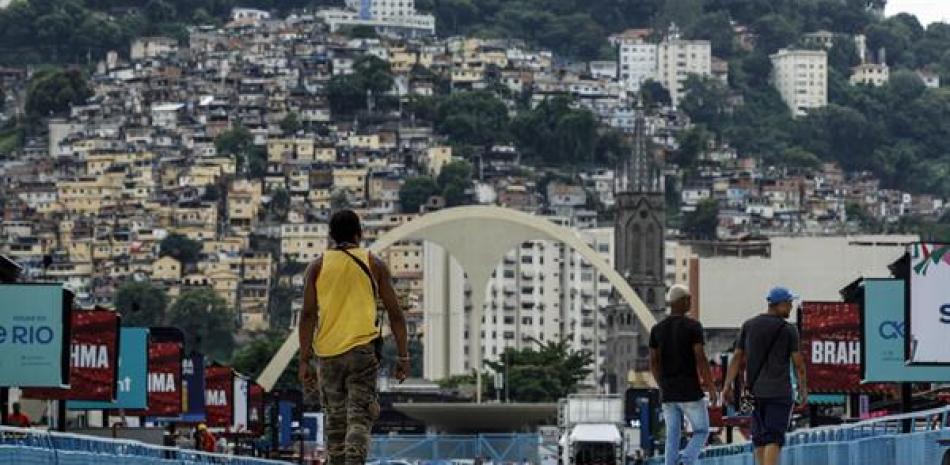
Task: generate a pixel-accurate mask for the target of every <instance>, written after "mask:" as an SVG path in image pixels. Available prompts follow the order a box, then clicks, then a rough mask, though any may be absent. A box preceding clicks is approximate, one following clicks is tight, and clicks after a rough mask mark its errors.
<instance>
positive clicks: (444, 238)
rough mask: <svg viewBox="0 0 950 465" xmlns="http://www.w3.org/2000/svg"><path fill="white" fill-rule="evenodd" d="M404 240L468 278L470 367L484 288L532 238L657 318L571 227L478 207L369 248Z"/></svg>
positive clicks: (282, 355)
mask: <svg viewBox="0 0 950 465" xmlns="http://www.w3.org/2000/svg"><path fill="white" fill-rule="evenodd" d="M404 240H423V241H431V242H434V243H436V244H438V245H439V246H441V247H442V248H444V249H445V251H446V252H447V253H448V254H450V255H451V256H453V257H454V258H455V259H456V260H457V261H458V262H459V264H460V265H461V266H462V268H463V269H464V270H465V273H466V275H467V276H468V280H469V284H470V285H471V287H472V290H473V291H472V312H471V313H470V314H469V320H468V321H469V335H470V339H469V340H470V346H469V366H472V367H478V366H479V365H480V361H481V360H480V359H481V339H480V338H479V337H478V335H479V334H480V333H481V322H482V320H481V317H482V313H483V311H484V308H483V305H484V302H485V296H486V292H487V290H486V288H487V287H488V281H489V279H490V278H491V274H492V271H493V270H494V269H495V267H496V266H497V265H498V263H499V262H500V261H501V260H502V259H503V258H504V256H505V254H507V253H508V251H510V250H511V249H513V248H515V247H517V246H518V245H519V244H521V243H523V242H526V241H530V240H550V241H557V242H561V243H563V244H565V245H567V246H568V247H570V248H572V249H574V250H575V251H577V253H579V254H580V255H581V256H582V257H584V259H585V260H587V261H588V262H589V263H590V264H591V266H593V267H594V268H595V269H596V270H597V271H598V272H600V273H602V274H603V275H604V276H605V277H606V278H607V280H608V282H609V283H610V284H611V285H612V286H613V287H614V289H615V290H616V291H617V293H618V294H619V295H620V297H621V298H622V299H623V300H624V301H625V302H626V303H627V304H628V305H630V307H631V308H632V309H633V311H634V313H635V314H636V315H637V318H639V319H640V322H641V323H642V324H643V326H644V327H646V328H647V329H649V328H651V327H652V326H653V325H654V324H655V323H656V320H655V318H654V316H653V314H652V313H651V312H650V310H649V309H648V308H647V306H646V305H644V303H643V302H642V301H641V300H640V298H639V297H638V296H637V294H636V292H634V290H633V289H632V288H631V287H630V285H629V284H628V283H627V281H626V280H624V279H623V277H622V276H620V274H619V273H617V271H616V270H614V269H613V267H611V266H610V265H609V264H608V263H607V262H606V261H604V259H603V258H601V257H600V255H599V254H598V253H597V252H596V251H594V250H593V249H592V248H590V246H588V245H587V244H586V243H585V242H584V241H583V240H581V239H580V238H579V237H578V236H577V235H575V234H574V232H573V231H571V230H570V229H568V228H565V227H562V226H558V225H556V224H554V223H552V222H550V221H548V220H546V219H544V218H542V217H538V216H534V215H529V214H527V213H523V212H520V211H517V210H511V209H507V208H501V207H489V206H475V207H458V208H451V209H446V210H442V211H438V212H435V213H430V214H427V215H424V216H421V217H419V218H417V219H415V220H413V221H411V222H409V223H406V224H404V225H402V226H399V227H397V228H395V229H393V230H392V231H390V232H388V233H386V234H385V235H383V236H382V237H380V238H379V239H378V240H377V241H376V242H375V243H373V245H372V246H370V250H372V251H373V252H380V251H382V250H385V249H386V248H388V247H390V246H391V245H393V244H395V243H397V242H400V241H404ZM297 349H298V342H297V331H296V329H295V330H294V332H293V333H292V334H291V335H290V336H289V337H288V338H287V340H286V341H285V342H284V344H283V345H282V346H281V348H280V350H279V351H278V353H277V354H276V355H275V356H274V358H273V359H272V360H271V362H270V364H268V366H267V368H266V369H265V370H264V372H263V373H261V376H260V377H259V378H258V380H257V382H258V384H260V385H261V386H263V387H264V388H265V389H267V390H270V388H271V387H273V385H274V383H275V382H276V381H277V378H278V377H280V374H281V373H282V372H283V371H284V368H286V366H287V364H288V363H290V361H291V359H292V358H293V356H294V354H295V353H296V352H297Z"/></svg>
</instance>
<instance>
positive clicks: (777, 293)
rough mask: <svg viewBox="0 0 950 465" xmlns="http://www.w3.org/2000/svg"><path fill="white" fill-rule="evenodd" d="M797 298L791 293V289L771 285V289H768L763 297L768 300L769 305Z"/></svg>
mask: <svg viewBox="0 0 950 465" xmlns="http://www.w3.org/2000/svg"><path fill="white" fill-rule="evenodd" d="M797 298H798V296H797V295H795V294H794V293H792V291H790V290H788V288H785V287H781V286H779V287H773V288H772V290H771V291H769V295H768V297H766V298H765V300H767V301H768V303H769V305H775V304H780V303H782V302H791V301H793V300H795V299H797Z"/></svg>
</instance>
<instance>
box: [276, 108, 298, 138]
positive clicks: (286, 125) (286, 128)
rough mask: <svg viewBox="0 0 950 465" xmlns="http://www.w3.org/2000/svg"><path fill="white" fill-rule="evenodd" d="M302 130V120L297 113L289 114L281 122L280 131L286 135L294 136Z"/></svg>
mask: <svg viewBox="0 0 950 465" xmlns="http://www.w3.org/2000/svg"><path fill="white" fill-rule="evenodd" d="M300 128H301V124H300V119H299V118H298V117H297V113H295V112H290V113H287V116H285V117H284V119H282V120H280V130H281V131H283V132H284V134H294V133H296V132H297V131H299V130H300Z"/></svg>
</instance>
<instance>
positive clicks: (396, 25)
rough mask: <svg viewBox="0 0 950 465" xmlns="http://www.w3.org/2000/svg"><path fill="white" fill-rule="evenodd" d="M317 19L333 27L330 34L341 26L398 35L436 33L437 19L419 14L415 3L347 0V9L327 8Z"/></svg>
mask: <svg viewBox="0 0 950 465" xmlns="http://www.w3.org/2000/svg"><path fill="white" fill-rule="evenodd" d="M317 17H318V18H320V19H321V20H322V21H323V22H325V23H326V24H327V25H328V26H329V27H330V32H336V31H338V30H339V29H340V28H341V27H353V26H370V27H374V28H376V30H377V31H379V32H382V33H392V34H397V35H409V36H427V35H434V34H435V16H432V15H429V14H419V13H417V12H416V5H415V1H414V0H346V9H339V8H330V9H323V10H320V11H318V12H317Z"/></svg>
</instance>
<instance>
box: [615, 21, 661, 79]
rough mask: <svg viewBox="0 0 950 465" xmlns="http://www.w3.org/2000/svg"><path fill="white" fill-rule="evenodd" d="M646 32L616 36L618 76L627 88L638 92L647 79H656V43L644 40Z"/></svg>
mask: <svg viewBox="0 0 950 465" xmlns="http://www.w3.org/2000/svg"><path fill="white" fill-rule="evenodd" d="M647 35H648V34H646V33H643V34H635V33H631V34H624V35H621V36H618V37H617V38H616V44H617V49H618V51H619V56H620V60H619V61H620V64H619V66H620V67H619V72H618V74H619V75H618V78H619V79H620V81H621V82H623V83H624V85H625V86H626V88H627V90H629V91H631V92H639V91H640V86H642V85H643V83H644V82H646V81H648V80H651V79H652V80H656V52H657V46H656V44H651V43H649V42H647V41H646V37H647Z"/></svg>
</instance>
